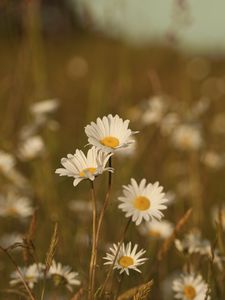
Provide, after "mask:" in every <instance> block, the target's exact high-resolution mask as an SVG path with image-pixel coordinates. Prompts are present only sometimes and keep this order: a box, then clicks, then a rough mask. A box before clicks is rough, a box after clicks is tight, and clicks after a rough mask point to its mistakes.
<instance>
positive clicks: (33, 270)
mask: <svg viewBox="0 0 225 300" xmlns="http://www.w3.org/2000/svg"><path fill="white" fill-rule="evenodd" d="M43 270H44V265H43V264H32V265H30V266H28V267H21V268H20V272H21V274H22V276H23V278H24V280H25V281H26V283H27V284H28V286H29V288H30V289H33V288H34V285H35V283H37V282H38V280H39V279H41V278H43ZM10 277H11V280H10V282H9V283H10V285H12V286H14V285H17V284H21V283H22V280H21V278H20V276H19V274H18V272H17V271H14V272H13V273H12V274H11V275H10Z"/></svg>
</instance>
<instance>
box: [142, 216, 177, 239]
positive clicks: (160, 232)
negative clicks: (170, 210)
mask: <svg viewBox="0 0 225 300" xmlns="http://www.w3.org/2000/svg"><path fill="white" fill-rule="evenodd" d="M173 230H174V225H173V224H172V223H170V222H169V221H164V220H162V221H160V222H159V221H156V220H153V221H151V222H145V223H144V224H143V226H141V227H140V233H141V234H143V235H145V236H146V235H147V236H150V237H151V238H157V239H167V238H168V237H170V236H171V234H172V233H173Z"/></svg>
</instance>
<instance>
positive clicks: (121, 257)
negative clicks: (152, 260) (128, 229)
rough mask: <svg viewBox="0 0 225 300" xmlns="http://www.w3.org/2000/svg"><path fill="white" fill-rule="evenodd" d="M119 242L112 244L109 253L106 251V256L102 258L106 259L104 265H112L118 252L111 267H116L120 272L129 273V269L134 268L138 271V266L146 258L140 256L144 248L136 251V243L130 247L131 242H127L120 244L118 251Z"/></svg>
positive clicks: (143, 252)
mask: <svg viewBox="0 0 225 300" xmlns="http://www.w3.org/2000/svg"><path fill="white" fill-rule="evenodd" d="M118 247H119V244H118V245H116V244H113V247H112V248H110V253H106V256H105V257H103V259H105V260H107V262H105V263H104V265H112V264H113V262H114V260H115V257H116V254H117V253H118V255H117V257H116V260H115V264H114V266H113V269H117V270H119V271H120V274H122V273H123V272H125V273H126V274H127V275H129V270H135V271H137V272H139V273H141V271H140V270H139V269H138V267H139V266H141V265H143V264H144V262H145V261H146V260H147V258H142V256H143V254H145V252H146V251H145V250H143V249H141V250H140V251H138V252H137V248H138V245H137V244H135V245H134V247H133V248H132V244H131V242H129V243H128V244H126V245H125V244H124V243H123V244H122V245H121V247H120V249H119V251H118Z"/></svg>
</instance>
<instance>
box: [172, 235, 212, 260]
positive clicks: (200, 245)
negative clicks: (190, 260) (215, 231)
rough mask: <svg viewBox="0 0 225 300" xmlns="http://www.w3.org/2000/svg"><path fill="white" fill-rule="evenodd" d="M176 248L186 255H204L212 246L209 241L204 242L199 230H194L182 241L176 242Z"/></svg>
mask: <svg viewBox="0 0 225 300" xmlns="http://www.w3.org/2000/svg"><path fill="white" fill-rule="evenodd" d="M175 246H176V248H177V250H178V251H180V252H184V253H189V254H192V253H200V254H201V253H203V252H204V251H205V250H204V249H206V248H207V247H209V246H210V242H209V241H208V240H203V239H202V237H201V233H200V231H199V230H197V229H196V230H195V229H194V230H192V231H191V232H190V233H188V234H186V235H185V236H184V238H183V239H182V240H178V239H176V240H175Z"/></svg>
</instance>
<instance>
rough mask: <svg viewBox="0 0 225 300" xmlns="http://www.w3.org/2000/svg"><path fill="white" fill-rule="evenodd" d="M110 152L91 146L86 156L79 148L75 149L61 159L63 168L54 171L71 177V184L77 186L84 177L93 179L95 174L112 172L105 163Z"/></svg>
mask: <svg viewBox="0 0 225 300" xmlns="http://www.w3.org/2000/svg"><path fill="white" fill-rule="evenodd" d="M111 156H112V153H110V154H107V153H105V152H102V151H101V150H99V149H97V148H96V147H92V148H91V149H89V150H88V152H87V156H85V154H84V153H83V151H81V150H76V152H75V154H68V155H67V157H63V158H62V159H61V164H62V165H63V167H64V168H59V169H57V170H56V171H55V172H56V173H57V174H59V176H69V177H73V178H74V181H73V185H74V186H77V185H78V183H79V182H81V181H82V180H84V179H90V180H92V181H93V180H94V179H95V177H96V176H98V175H100V174H102V173H103V172H104V171H109V172H112V171H113V170H112V168H107V167H106V164H107V162H108V160H109V158H110V157H111Z"/></svg>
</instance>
